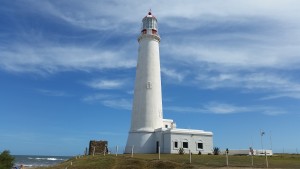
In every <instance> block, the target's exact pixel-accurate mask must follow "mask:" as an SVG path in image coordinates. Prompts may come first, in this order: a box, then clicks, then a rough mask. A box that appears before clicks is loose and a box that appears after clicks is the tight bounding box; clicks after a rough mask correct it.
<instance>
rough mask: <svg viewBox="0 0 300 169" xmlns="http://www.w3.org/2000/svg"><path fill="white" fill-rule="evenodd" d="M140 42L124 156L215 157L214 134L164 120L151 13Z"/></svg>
mask: <svg viewBox="0 0 300 169" xmlns="http://www.w3.org/2000/svg"><path fill="white" fill-rule="evenodd" d="M142 22H143V23H142V29H141V34H140V36H139V38H138V42H139V50H138V62H137V67H136V79H135V87H134V100H133V108H132V115H131V128H130V131H129V135H128V140H127V145H126V148H125V153H131V151H132V149H133V152H134V153H157V152H158V149H159V147H160V151H161V153H178V150H179V148H184V149H185V152H188V151H189V150H190V151H191V152H192V153H199V151H201V153H202V154H207V153H212V149H213V133H212V132H208V131H203V130H192V129H179V128H176V123H175V122H173V120H171V119H163V108H162V92H161V76H160V58H159V42H160V37H159V35H158V29H157V19H156V18H155V17H154V16H153V15H152V14H151V12H149V13H148V15H147V16H145V17H144V18H143V21H142Z"/></svg>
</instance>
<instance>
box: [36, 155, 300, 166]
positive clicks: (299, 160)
mask: <svg viewBox="0 0 300 169" xmlns="http://www.w3.org/2000/svg"><path fill="white" fill-rule="evenodd" d="M268 160H269V168H298V169H299V168H300V155H289V154H285V155H275V156H272V157H268ZM71 162H72V165H71ZM229 166H230V167H242V168H251V167H252V166H251V157H250V156H229ZM66 167H67V169H110V168H113V169H143V168H145V169H155V168H166V169H168V168H175V169H177V168H178V169H180V168H221V167H224V168H226V157H225V156H224V155H218V156H214V155H192V163H191V164H189V155H178V154H161V159H160V160H158V155H157V154H135V155H134V157H133V158H132V157H131V156H130V155H129V154H125V155H118V156H117V157H116V156H115V155H106V156H103V155H97V156H94V157H93V156H85V157H82V158H79V159H76V158H72V159H69V160H68V161H65V162H63V163H61V164H59V165H56V166H51V167H41V168H38V169H66ZM253 167H254V168H266V163H265V157H264V156H262V157H258V156H255V157H254V166H253Z"/></svg>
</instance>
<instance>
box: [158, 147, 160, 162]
mask: <svg viewBox="0 0 300 169" xmlns="http://www.w3.org/2000/svg"><path fill="white" fill-rule="evenodd" d="M158 159H159V160H160V146H158Z"/></svg>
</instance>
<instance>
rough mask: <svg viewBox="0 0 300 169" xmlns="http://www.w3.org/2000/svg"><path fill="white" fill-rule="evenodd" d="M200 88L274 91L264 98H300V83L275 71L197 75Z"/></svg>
mask: <svg viewBox="0 0 300 169" xmlns="http://www.w3.org/2000/svg"><path fill="white" fill-rule="evenodd" d="M196 80H197V83H200V84H199V85H198V86H199V87H200V88H209V89H217V88H241V89H244V90H251V91H255V92H267V93H273V94H271V95H270V96H266V97H264V98H262V99H265V100H267V99H276V98H280V97H291V98H299V96H300V85H299V83H298V82H297V81H295V79H289V78H288V77H281V76H279V75H277V74H274V73H241V74H238V73H227V74H226V73H224V74H222V73H221V74H217V75H209V74H203V75H198V76H197V77H196Z"/></svg>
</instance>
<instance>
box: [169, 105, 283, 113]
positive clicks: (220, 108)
mask: <svg viewBox="0 0 300 169" xmlns="http://www.w3.org/2000/svg"><path fill="white" fill-rule="evenodd" d="M164 109H165V110H166V111H167V112H178V113H211V114H222V115H226V114H235V113H263V114H266V115H280V114H284V113H286V112H285V111H284V110H281V109H279V108H276V107H267V106H237V105H233V104H227V103H218V102H210V103H207V104H204V105H202V106H201V107H176V106H171V107H170V106H169V107H165V108H164Z"/></svg>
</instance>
